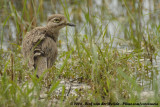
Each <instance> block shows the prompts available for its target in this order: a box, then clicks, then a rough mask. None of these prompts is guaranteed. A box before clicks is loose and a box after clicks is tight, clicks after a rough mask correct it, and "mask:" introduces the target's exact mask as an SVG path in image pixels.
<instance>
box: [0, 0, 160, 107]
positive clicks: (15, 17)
mask: <svg viewBox="0 0 160 107" xmlns="http://www.w3.org/2000/svg"><path fill="white" fill-rule="evenodd" d="M102 1H103V0H102ZM45 3H48V4H52V5H50V6H51V7H49V6H47V8H46V7H45V5H44V4H45ZM119 3H120V5H122V4H123V9H124V10H126V15H119V16H116V15H114V13H113V12H112V11H110V9H109V7H108V6H107V5H110V4H108V2H106V1H105V0H104V1H103V4H102V5H100V6H98V5H97V4H96V3H94V1H92V0H88V1H81V2H80V1H68V0H60V1H54V0H53V1H48V2H46V1H45V0H40V2H39V3H37V2H34V0H30V1H27V0H21V2H19V1H16V2H14V3H13V2H11V1H9V0H2V1H1V2H0V8H1V19H0V23H1V28H2V30H1V37H0V41H1V43H0V45H1V48H0V87H1V88H0V107H1V106H2V107H5V106H6V107H7V106H16V107H17V106H18V107H23V106H25V107H29V106H32V107H39V106H42V107H46V106H47V105H48V104H49V103H52V104H51V106H55V105H56V103H55V102H53V99H57V100H58V103H57V106H66V107H67V106H70V103H71V102H72V103H75V102H79V103H83V104H84V103H85V102H88V103H89V102H92V103H102V102H105V103H107V102H119V103H121V104H122V103H123V102H128V103H138V102H140V101H141V99H142V98H141V93H142V92H143V91H144V90H151V91H153V93H154V95H153V96H152V97H150V98H147V97H146V98H143V99H145V100H146V101H145V102H146V103H150V102H154V103H159V101H160V97H159V78H158V77H157V75H159V67H156V66H155V64H156V63H155V62H158V61H159V60H157V59H156V57H157V56H158V57H159V54H158V53H159V48H160V47H159V42H160V37H159V35H160V34H159V29H160V26H159V25H157V23H156V22H155V20H158V19H157V17H159V16H158V13H157V11H158V10H159V8H158V7H157V8H156V9H155V10H154V11H153V12H152V13H150V14H147V15H149V16H150V19H149V20H148V22H147V23H146V27H144V26H142V24H141V22H140V20H139V19H140V18H142V17H143V16H144V15H143V14H142V9H143V8H142V7H141V6H142V3H141V1H139V5H138V7H136V6H135V5H136V3H135V1H134V0H131V1H129V0H128V1H127V0H122V1H119ZM154 3H155V4H156V1H155V2H154ZM131 7H132V8H131ZM94 8H97V10H98V12H97V11H96V10H94ZM47 9H49V10H47ZM52 9H55V10H52ZM52 11H53V12H54V13H63V14H64V15H65V16H66V17H67V19H68V20H69V21H71V22H72V21H73V22H74V23H76V28H74V29H73V28H69V27H67V28H65V29H63V30H62V31H61V33H60V39H61V41H63V42H61V41H59V44H58V45H59V46H62V47H63V46H66V47H67V51H64V50H62V47H59V55H58V59H57V61H56V63H55V65H54V66H53V67H52V68H51V69H49V70H46V71H45V72H44V74H45V73H47V72H48V73H49V76H48V78H47V80H45V81H44V80H43V75H42V76H41V77H40V78H39V79H37V78H36V76H35V74H36V71H35V72H33V71H30V70H29V68H28V67H27V64H26V62H24V60H23V56H22V54H21V42H22V38H23V37H24V36H25V34H26V32H27V31H30V30H31V29H33V28H34V27H35V26H39V25H41V23H42V22H44V21H46V20H47V19H46V18H47V13H49V12H52ZM102 13H103V14H102ZM145 16H146V15H145ZM151 16H152V18H151ZM71 17H72V18H73V19H70V18H71ZM12 22H13V23H14V26H15V28H16V31H15V32H16V37H13V35H12V34H13V33H12V31H11V29H12V27H11V26H10V23H12ZM114 22H116V23H117V27H116V29H114V35H112V34H110V33H109V32H108V30H109V29H110V28H109V25H110V24H113V25H114V26H116V25H115V24H114ZM149 26H151V28H150V27H149ZM6 30H7V33H6ZM121 33H123V34H124V38H121V37H120V35H121ZM62 36H64V37H62ZM5 42H8V43H9V45H8V48H7V50H5V49H3V48H2V46H3V45H4V43H5ZM115 42H117V44H116V45H115ZM118 45H119V46H120V47H128V48H121V49H120V48H119V47H118ZM158 66H159V65H158ZM77 78H79V79H78V80H77V81H78V82H80V83H83V84H86V85H88V86H89V87H90V88H88V89H78V88H77V89H76V90H75V92H76V94H77V95H72V94H70V95H69V96H66V95H65V93H67V92H66V86H65V84H61V83H60V82H61V80H70V79H73V80H74V79H77ZM139 81H141V82H142V83H143V84H142V85H140V84H139V83H138V82H139ZM146 82H148V84H146ZM48 84H51V86H50V88H48ZM146 87H149V88H146ZM59 88H62V91H61V92H60V93H59V94H58V95H57V94H56V91H57V89H59ZM41 95H46V97H44V98H41Z"/></svg>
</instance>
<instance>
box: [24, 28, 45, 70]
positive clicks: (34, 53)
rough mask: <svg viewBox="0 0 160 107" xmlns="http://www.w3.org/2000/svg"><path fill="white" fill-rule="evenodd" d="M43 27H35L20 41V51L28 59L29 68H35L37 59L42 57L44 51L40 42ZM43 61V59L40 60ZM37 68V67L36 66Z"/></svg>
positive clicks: (42, 38)
mask: <svg viewBox="0 0 160 107" xmlns="http://www.w3.org/2000/svg"><path fill="white" fill-rule="evenodd" d="M45 32H46V31H45V29H44V28H42V27H37V28H35V29H33V30H32V31H30V32H29V33H27V34H26V36H25V38H24V40H23V43H22V53H23V55H24V57H25V58H26V59H27V60H28V61H29V67H30V68H34V69H35V68H36V67H37V64H40V63H39V61H37V60H39V59H40V60H42V59H44V58H42V59H41V58H39V57H42V56H43V57H44V52H43V51H42V49H41V44H42V42H43V40H44V39H45ZM41 62H42V63H43V62H44V63H45V60H44V61H41ZM37 69H39V68H37Z"/></svg>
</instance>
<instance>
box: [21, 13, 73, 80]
mask: <svg viewBox="0 0 160 107" xmlns="http://www.w3.org/2000/svg"><path fill="white" fill-rule="evenodd" d="M66 26H71V27H75V26H76V25H75V24H73V23H69V22H68V21H67V19H66V18H65V16H64V15H62V14H52V15H51V16H49V17H48V19H47V24H46V26H43V27H35V28H34V29H32V30H31V31H29V32H28V33H27V34H26V35H25V36H24V39H23V41H22V54H23V56H24V59H25V60H27V61H28V67H29V68H30V69H32V70H33V69H34V70H37V74H36V76H37V77H38V78H39V76H41V75H42V73H43V72H44V71H45V70H46V69H48V68H51V67H52V66H53V64H54V62H55V60H56V58H57V54H58V50H57V40H58V36H59V30H60V29H62V28H64V27H66Z"/></svg>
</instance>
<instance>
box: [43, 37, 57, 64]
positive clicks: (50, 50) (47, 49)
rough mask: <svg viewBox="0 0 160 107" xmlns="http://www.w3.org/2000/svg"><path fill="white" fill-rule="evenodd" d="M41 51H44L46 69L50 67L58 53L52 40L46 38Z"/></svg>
mask: <svg viewBox="0 0 160 107" xmlns="http://www.w3.org/2000/svg"><path fill="white" fill-rule="evenodd" d="M42 50H43V51H44V53H45V56H46V58H47V63H48V67H52V65H53V63H54V62H55V60H56V58H57V53H58V51H57V44H56V42H55V41H54V40H53V39H51V38H49V37H47V38H46V39H45V40H44V41H43V43H42Z"/></svg>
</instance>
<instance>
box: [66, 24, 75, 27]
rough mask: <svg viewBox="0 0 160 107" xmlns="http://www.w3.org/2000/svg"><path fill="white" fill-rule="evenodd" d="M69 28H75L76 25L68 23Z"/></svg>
mask: <svg viewBox="0 0 160 107" xmlns="http://www.w3.org/2000/svg"><path fill="white" fill-rule="evenodd" d="M66 25H67V26H72V27H75V26H76V25H75V24H73V23H66Z"/></svg>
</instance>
